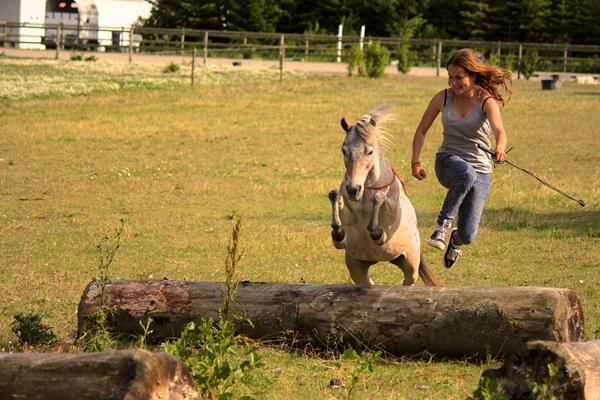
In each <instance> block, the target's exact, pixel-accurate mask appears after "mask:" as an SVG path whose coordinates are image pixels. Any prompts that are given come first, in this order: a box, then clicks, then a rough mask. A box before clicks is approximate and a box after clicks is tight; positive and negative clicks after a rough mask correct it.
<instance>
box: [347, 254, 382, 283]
mask: <svg viewBox="0 0 600 400" xmlns="http://www.w3.org/2000/svg"><path fill="white" fill-rule="evenodd" d="M373 264H375V263H374V262H373V261H363V260H357V259H356V258H354V257H352V256H351V255H350V254H349V253H348V252H346V267H348V272H350V278H352V280H353V281H354V283H355V284H357V285H367V286H370V285H374V284H375V283H374V282H373V280H372V279H371V277H370V276H369V267H370V266H371V265H373Z"/></svg>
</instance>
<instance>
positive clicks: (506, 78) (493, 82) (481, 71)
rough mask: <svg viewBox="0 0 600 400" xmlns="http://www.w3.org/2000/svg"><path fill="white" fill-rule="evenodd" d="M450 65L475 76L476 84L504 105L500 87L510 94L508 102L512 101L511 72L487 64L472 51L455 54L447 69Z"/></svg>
mask: <svg viewBox="0 0 600 400" xmlns="http://www.w3.org/2000/svg"><path fill="white" fill-rule="evenodd" d="M450 65H454V66H455V67H462V68H463V69H464V70H465V71H466V72H467V73H468V74H469V75H474V76H475V79H474V81H475V84H476V85H477V86H480V87H482V88H484V89H485V90H487V91H488V92H490V94H491V95H492V96H493V97H494V99H496V100H497V101H498V102H499V103H502V105H504V102H505V101H504V98H503V97H502V96H501V95H500V92H499V91H498V86H501V87H502V88H503V89H504V90H505V91H506V92H507V93H508V98H507V99H506V101H508V100H510V96H511V95H512V92H511V90H510V89H509V86H510V85H511V84H512V72H510V71H509V70H507V69H503V68H499V67H495V66H493V65H489V64H486V62H485V58H484V57H483V56H482V55H480V54H479V53H476V52H474V51H473V50H471V49H460V50H458V51H457V52H456V53H454V54H453V55H452V56H451V57H450V59H449V60H448V62H447V63H446V69H448V66H450Z"/></svg>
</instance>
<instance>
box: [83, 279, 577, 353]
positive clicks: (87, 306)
mask: <svg viewBox="0 0 600 400" xmlns="http://www.w3.org/2000/svg"><path fill="white" fill-rule="evenodd" d="M221 290H222V285H221V284H220V283H215V282H186V281H168V280H163V281H113V282H111V283H109V284H108V285H107V286H106V287H105V298H107V299H110V302H111V307H112V313H111V315H112V317H111V318H110V320H109V324H110V326H111V327H112V328H113V329H114V331H115V332H117V333H122V334H132V335H139V334H141V333H142V331H141V324H140V321H141V322H142V323H145V321H146V320H147V318H149V317H151V318H152V320H153V323H152V331H153V334H152V336H151V337H150V338H149V340H151V341H153V342H160V341H162V340H165V339H169V338H173V337H177V336H178V335H179V334H180V332H181V331H182V329H183V328H184V326H185V325H186V323H188V322H189V321H193V320H200V319H202V318H204V317H213V318H214V317H216V316H217V310H218V309H219V308H220V307H221ZM236 295H237V300H238V303H239V304H238V305H237V306H236V307H237V308H236V309H235V312H237V313H238V314H243V315H244V316H245V318H246V319H247V320H249V321H252V324H250V323H248V321H245V320H239V321H235V323H236V328H237V330H238V333H240V334H243V335H247V336H249V337H251V338H255V339H263V340H273V339H274V340H282V339H283V340H294V341H296V342H298V341H301V342H304V341H306V342H310V343H311V344H312V345H321V346H328V345H334V346H339V345H340V344H342V343H345V342H350V343H352V342H353V341H354V342H356V341H360V342H362V343H363V344H365V345H367V346H369V347H371V348H378V349H381V350H383V351H385V352H388V353H390V354H394V355H404V354H415V353H419V352H422V351H425V350H427V351H429V352H430V353H435V354H439V355H453V356H463V355H477V354H479V355H486V354H490V353H491V354H492V355H494V356H500V355H503V354H506V353H512V352H514V351H515V350H516V349H518V348H520V347H521V346H523V344H524V343H525V342H527V341H529V340H551V341H558V342H568V341H578V340H581V338H582V336H583V312H582V309H581V304H580V302H579V300H578V298H577V296H575V294H574V293H573V292H572V291H570V290H568V289H551V288H535V287H463V288H443V287H401V286H372V287H364V286H349V285H299V284H284V283H249V282H242V283H241V284H240V285H239V287H238V290H237V294H236ZM98 296H99V289H98V287H97V286H96V285H95V284H94V283H93V282H92V283H90V284H89V285H88V286H87V287H86V289H85V291H84V293H83V296H82V298H81V302H80V304H79V311H78V330H79V334H80V335H81V334H82V332H83V331H84V330H85V329H87V327H89V326H90V323H93V321H94V318H95V317H94V312H95V311H94V310H97V309H98ZM240 305H241V306H240ZM234 306H235V304H234Z"/></svg>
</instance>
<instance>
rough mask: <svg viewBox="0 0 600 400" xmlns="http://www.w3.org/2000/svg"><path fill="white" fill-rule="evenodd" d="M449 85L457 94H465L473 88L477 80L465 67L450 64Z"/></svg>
mask: <svg viewBox="0 0 600 400" xmlns="http://www.w3.org/2000/svg"><path fill="white" fill-rule="evenodd" d="M448 85H449V86H450V87H451V88H452V90H454V94H456V95H457V96H460V95H465V94H467V93H469V92H470V91H472V90H473V88H474V87H475V82H474V81H473V78H472V75H469V73H468V72H467V71H465V70H464V68H463V67H457V66H456V65H452V64H450V65H448Z"/></svg>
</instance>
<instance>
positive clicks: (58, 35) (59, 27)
mask: <svg viewBox="0 0 600 400" xmlns="http://www.w3.org/2000/svg"><path fill="white" fill-rule="evenodd" d="M61 36H62V24H58V25H56V53H55V54H54V59H56V60H58V56H59V53H60V42H61Z"/></svg>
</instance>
